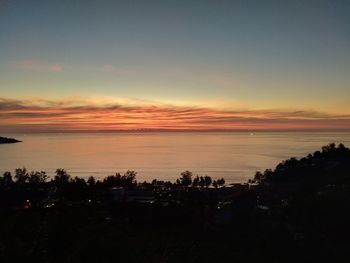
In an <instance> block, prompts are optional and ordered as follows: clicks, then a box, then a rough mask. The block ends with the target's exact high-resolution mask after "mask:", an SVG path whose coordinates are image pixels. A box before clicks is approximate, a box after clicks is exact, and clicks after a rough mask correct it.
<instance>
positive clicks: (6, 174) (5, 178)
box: [0, 172, 13, 186]
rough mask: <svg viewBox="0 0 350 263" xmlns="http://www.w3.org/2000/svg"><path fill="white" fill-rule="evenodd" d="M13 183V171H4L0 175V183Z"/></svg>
mask: <svg viewBox="0 0 350 263" xmlns="http://www.w3.org/2000/svg"><path fill="white" fill-rule="evenodd" d="M12 184H13V179H12V175H11V172H4V174H3V176H2V177H0V185H3V186H10V185H12Z"/></svg>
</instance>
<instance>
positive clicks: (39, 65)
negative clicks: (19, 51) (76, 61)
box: [14, 59, 63, 72]
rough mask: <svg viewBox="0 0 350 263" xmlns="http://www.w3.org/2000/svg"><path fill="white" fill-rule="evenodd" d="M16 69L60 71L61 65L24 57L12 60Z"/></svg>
mask: <svg viewBox="0 0 350 263" xmlns="http://www.w3.org/2000/svg"><path fill="white" fill-rule="evenodd" d="M14 66H15V67H16V68H17V69H21V70H29V71H37V72H61V71H63V66H62V65H60V64H57V63H48V62H45V61H41V60H34V59H24V60H18V61H15V62H14Z"/></svg>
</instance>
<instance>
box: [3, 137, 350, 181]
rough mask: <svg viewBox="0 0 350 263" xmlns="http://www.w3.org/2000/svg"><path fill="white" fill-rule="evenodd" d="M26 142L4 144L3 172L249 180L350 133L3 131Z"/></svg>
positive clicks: (348, 143)
mask: <svg viewBox="0 0 350 263" xmlns="http://www.w3.org/2000/svg"><path fill="white" fill-rule="evenodd" d="M0 135H1V136H7V137H14V138H16V139H19V140H22V141H23V142H22V143H16V144H3V145H0V173H3V172H5V171H11V172H13V171H14V169H15V168H19V167H26V168H27V169H29V170H39V171H40V170H43V171H46V172H47V173H48V175H49V176H53V175H54V171H55V170H56V169H57V168H64V169H66V170H67V171H68V172H69V173H70V174H71V175H72V176H81V177H85V178H86V177H89V176H91V175H92V176H95V177H96V178H104V177H105V176H107V175H111V174H114V173H115V172H120V173H123V172H125V171H126V170H135V171H137V172H138V175H137V180H138V181H144V180H152V179H154V178H157V179H161V180H171V181H174V180H175V179H176V178H178V177H179V175H180V173H181V172H182V171H185V170H190V171H192V172H193V173H194V174H195V175H196V174H198V175H210V176H211V177H213V178H221V177H223V178H225V179H226V182H228V183H233V182H245V181H247V180H248V179H250V178H252V177H253V176H254V174H255V172H256V171H258V170H260V171H263V170H265V169H267V168H274V167H275V166H276V165H277V164H278V163H279V162H281V161H282V160H284V159H288V158H290V157H303V156H305V155H306V154H308V153H312V152H314V151H316V150H319V149H320V148H321V147H322V146H323V145H326V144H328V143H331V142H335V143H340V142H342V143H344V144H345V145H346V146H348V147H349V146H350V133H349V132H343V133H334V132H316V133H315V132H307V133H305V132H294V133H291V132H282V133H278V132H258V133H254V134H252V133H246V132H232V133H231V132H187V133H186V132H183V133H182V132H173V133H172V132H157V133H108V134H105V133H85V134H77V133H74V134H28V135H22V134H0Z"/></svg>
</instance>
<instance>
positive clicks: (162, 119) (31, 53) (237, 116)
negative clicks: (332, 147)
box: [0, 0, 350, 131]
mask: <svg viewBox="0 0 350 263" xmlns="http://www.w3.org/2000/svg"><path fill="white" fill-rule="evenodd" d="M349 14H350V1H331V0H329V1H322V0H317V1H316V0H315V1H297V0H295V1H277V0H276V1H249V0H245V1H224V0H222V1H204V0H203V1H189V0H188V1H181V0H177V1H166V0H163V1H145V0H144V1H141V0H140V1H130V0H129V1H107V0H99V1H89V0H81V1H74V0H69V1H65V0H59V1H54V0H50V1H45V0H43V1H37V0H31V1H28V0H23V1H16V0H0V129H3V130H4V131H17V130H18V131H26V130H33V131H35V130H38V131H39V130H40V131H45V130H58V128H57V127H60V130H65V129H66V130H89V129H93V130H118V129H122V130H124V129H152V128H157V129H168V128H171V129H174V128H181V129H233V130H235V129H238V130H241V129H248V130H263V129H267V130H271V129H272V130H273V129H278V130H280V129H282V130H285V129H286V130H288V129H332V130H337V129H338V130H350V103H349V101H350V15H349ZM135 111H136V112H135ZM150 112H152V114H150ZM169 112H171V113H170V115H169ZM184 112H185V113H186V114H184ZM155 114H156V115H157V116H155ZM174 118H176V121H175V120H174ZM97 120H98V121H97ZM140 120H142V121H140Z"/></svg>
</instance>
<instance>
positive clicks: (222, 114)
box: [0, 98, 350, 132]
mask: <svg viewBox="0 0 350 263" xmlns="http://www.w3.org/2000/svg"><path fill="white" fill-rule="evenodd" d="M0 130H2V131H12V132H17V131H20V132H39V131H40V132H51V131H52V132H67V131H125V130H162V131H163V130H164V131H172V130H187V131H192V130H193V131H208V130H222V131H223V130H228V131H234V130H235V131H246V130H248V131H262V130H265V131H274V130H276V131H287V130H347V131H349V130H350V115H331V114H326V113H321V112H315V111H278V110H244V111H243V110H241V111H238V110H236V111H234V110H217V109H211V108H203V107H184V106H181V107H180V106H164V105H131V106H130V105H122V104H117V103H114V104H113V103H108V104H107V105H101V104H98V103H92V102H89V101H86V100H78V99H76V100H74V99H72V100H62V101H53V100H44V99H32V100H29V99H27V100H14V99H4V98H3V99H1V98H0Z"/></svg>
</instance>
